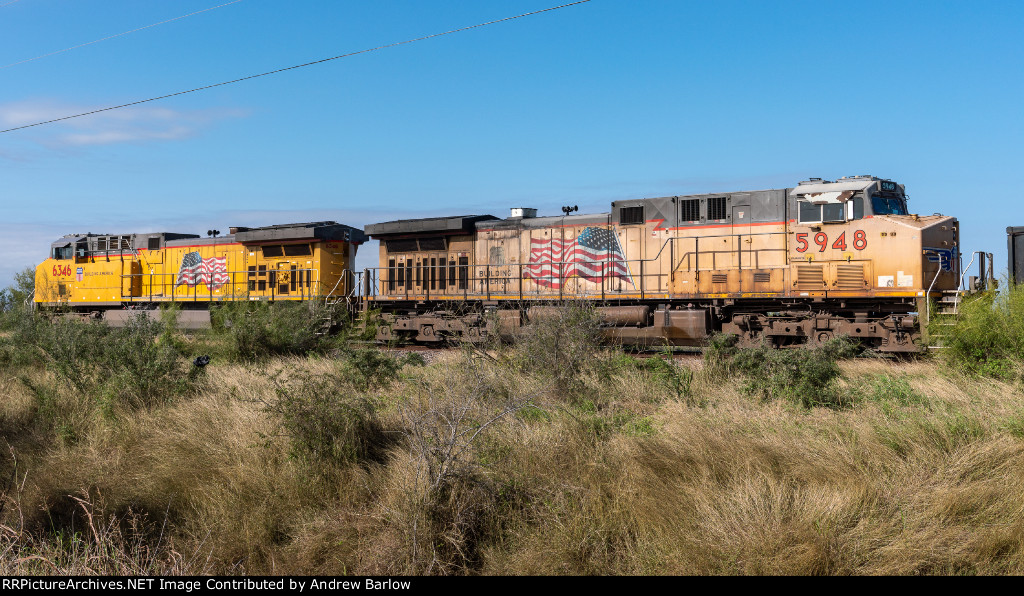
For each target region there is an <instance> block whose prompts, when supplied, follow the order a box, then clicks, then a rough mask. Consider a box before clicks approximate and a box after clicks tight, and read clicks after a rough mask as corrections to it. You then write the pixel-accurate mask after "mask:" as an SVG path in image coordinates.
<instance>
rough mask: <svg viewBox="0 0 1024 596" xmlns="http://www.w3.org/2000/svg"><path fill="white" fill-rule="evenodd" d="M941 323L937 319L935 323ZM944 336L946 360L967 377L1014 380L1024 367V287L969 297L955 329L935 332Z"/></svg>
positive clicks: (945, 328)
mask: <svg viewBox="0 0 1024 596" xmlns="http://www.w3.org/2000/svg"><path fill="white" fill-rule="evenodd" d="M940 322H947V323H948V320H946V321H942V320H941V318H936V320H935V322H934V324H936V325H937V324H938V323H940ZM931 331H932V332H933V333H934V334H937V335H941V336H943V341H944V343H945V346H946V349H945V350H943V351H942V355H943V358H945V359H946V361H947V362H948V363H950V364H951V365H953V366H954V367H956V368H957V369H958V370H960V371H963V372H966V373H968V374H977V375H985V376H990V377H995V378H1002V379H1012V378H1014V377H1019V376H1020V371H1021V369H1022V367H1024V288H1022V287H1020V286H1016V285H1013V284H1008V286H1007V287H1006V289H1005V290H1003V291H1001V292H998V293H996V292H988V293H984V294H981V295H979V296H974V297H968V298H965V299H964V300H963V302H962V303H961V304H960V308H959V314H958V316H957V317H956V322H955V324H954V325H952V326H943V327H941V328H937V329H932V330H931Z"/></svg>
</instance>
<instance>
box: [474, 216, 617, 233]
mask: <svg viewBox="0 0 1024 596" xmlns="http://www.w3.org/2000/svg"><path fill="white" fill-rule="evenodd" d="M610 216H611V214H610V213H582V214H578V215H564V216H563V215H545V216H543V217H510V218H508V219H497V218H495V220H493V221H484V222H478V223H477V224H476V227H477V229H487V230H493V229H503V228H506V229H507V228H550V227H553V226H561V225H569V226H578V225H587V224H601V225H604V224H607V223H608V218H609V217H610Z"/></svg>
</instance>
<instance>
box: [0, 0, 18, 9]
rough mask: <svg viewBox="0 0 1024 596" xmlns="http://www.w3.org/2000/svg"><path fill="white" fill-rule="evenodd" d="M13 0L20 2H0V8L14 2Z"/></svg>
mask: <svg viewBox="0 0 1024 596" xmlns="http://www.w3.org/2000/svg"><path fill="white" fill-rule="evenodd" d="M15 2H21V0H11V1H10V2H4V3H3V4H0V8H3V7H5V6H9V5H11V4H14V3H15Z"/></svg>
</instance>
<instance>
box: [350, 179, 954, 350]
mask: <svg viewBox="0 0 1024 596" xmlns="http://www.w3.org/2000/svg"><path fill="white" fill-rule="evenodd" d="M563 211H564V212H565V213H564V214H563V215H562V216H549V217H537V216H536V211H535V210H532V209H524V208H517V209H513V210H512V215H511V217H509V218H506V219H500V218H497V217H494V216H492V215H467V216H457V217H441V218H430V219H419V220H399V221H392V222H384V223H378V224H373V225H370V226H367V227H366V228H365V231H366V233H367V234H368V235H369V236H371V237H373V238H375V239H379V240H380V241H381V246H380V266H379V267H377V268H374V269H372V270H368V271H367V272H366V278H365V289H364V294H365V295H366V296H365V299H366V301H367V303H368V304H370V305H372V306H374V307H377V308H380V309H381V310H382V311H383V312H384V314H385V318H386V321H387V322H388V325H387V326H383V327H381V329H380V332H379V333H380V335H379V338H380V339H392V338H396V337H397V338H406V339H411V340H416V341H422V342H431V341H440V340H443V339H445V338H447V337H463V338H470V339H472V338H478V337H481V336H483V335H485V334H486V333H488V332H493V331H494V329H493V327H494V326H495V324H494V323H488V322H487V321H488V320H490V321H493V320H494V318H493V317H487V316H485V315H486V312H487V311H489V310H492V311H495V314H496V317H497V320H498V321H500V322H499V323H498V324H497V325H498V326H499V327H501V328H508V327H516V326H518V325H521V324H522V323H524V322H526V321H528V320H530V319H535V318H538V317H543V316H544V313H545V309H546V308H550V305H551V304H553V303H555V302H557V301H560V300H564V299H567V298H572V299H583V300H587V301H590V302H592V303H593V304H595V306H596V307H597V308H598V310H599V312H600V313H601V315H602V317H603V318H604V321H605V326H606V328H605V331H606V335H607V336H608V337H609V338H611V339H613V340H616V341H620V342H623V343H632V344H666V343H667V344H672V345H698V344H700V343H702V342H704V341H705V340H706V338H707V337H708V336H709V335H710V334H711V333H714V332H720V331H724V332H730V333H735V334H736V335H738V336H739V337H740V338H741V340H742V341H744V342H746V343H755V342H761V341H767V342H770V343H771V344H773V345H776V346H790V345H799V344H808V343H810V344H814V343H818V342H823V341H826V340H828V339H830V338H832V337H835V336H837V335H848V336H851V337H854V338H858V339H859V340H860V341H862V342H863V343H865V344H867V345H870V346H872V347H875V348H877V349H879V350H882V351H889V352H908V351H916V350H918V349H920V346H919V345H918V339H919V338H920V329H919V325H918V321H917V317H916V316H915V315H914V313H916V312H918V311H921V312H924V311H925V310H926V307H925V306H924V304H925V301H926V300H928V299H933V300H939V299H942V298H943V297H944V296H946V295H948V294H951V293H954V292H956V291H957V288H958V287H959V285H960V253H959V230H958V222H957V220H956V219H955V218H953V217H947V216H942V215H929V216H919V215H913V214H910V213H909V212H908V210H907V201H906V194H905V192H904V186H903V185H902V184H898V183H897V182H894V181H892V180H887V179H881V178H876V177H874V176H853V177H848V178H841V179H839V180H836V181H834V182H833V181H827V180H821V179H811V180H807V181H804V182H801V183H799V184H798V185H797V186H796V187H794V188H785V189H774V190H760V191H742V192H727V193H714V194H702V195H691V196H672V197H659V198H651V199H637V200H625V201H617V202H614V203H612V205H611V211H610V212H608V213H598V214H589V215H577V214H572V210H571V209H568V208H566V209H564V210H563Z"/></svg>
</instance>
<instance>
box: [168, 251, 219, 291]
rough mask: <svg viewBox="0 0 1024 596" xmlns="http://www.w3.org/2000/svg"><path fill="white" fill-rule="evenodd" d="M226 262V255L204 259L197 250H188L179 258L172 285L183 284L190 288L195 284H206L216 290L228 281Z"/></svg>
mask: <svg viewBox="0 0 1024 596" xmlns="http://www.w3.org/2000/svg"><path fill="white" fill-rule="evenodd" d="M227 263H228V258H227V257H210V258H209V259H204V258H203V257H201V256H200V255H199V253H198V252H190V253H188V254H186V255H185V258H183V259H182V260H181V269H179V270H178V281H177V282H175V284H174V287H178V286H180V285H182V284H185V285H187V286H188V287H190V288H191V287H192V286H195V285H197V284H206V285H207V286H209V287H210V288H211V289H214V290H216V289H217V288H219V287H221V286H223V285H224V284H226V283H228V266H227Z"/></svg>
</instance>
